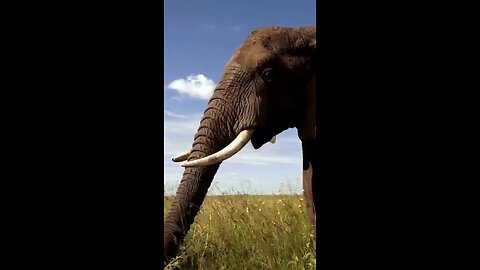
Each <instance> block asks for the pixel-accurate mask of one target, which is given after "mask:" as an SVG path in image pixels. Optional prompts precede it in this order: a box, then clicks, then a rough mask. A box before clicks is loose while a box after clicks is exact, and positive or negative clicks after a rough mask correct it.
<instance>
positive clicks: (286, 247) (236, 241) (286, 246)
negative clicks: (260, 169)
mask: <svg viewBox="0 0 480 270" xmlns="http://www.w3.org/2000/svg"><path fill="white" fill-rule="evenodd" d="M172 199H173V197H164V201H165V211H164V213H165V216H166V213H167V211H168V208H169V206H170V203H171V201H172ZM314 242H315V240H314V237H313V232H312V231H311V230H310V227H309V224H308V220H307V214H306V212H305V204H304V202H303V197H302V196H297V195H279V196H254V195H237V196H207V198H206V200H205V202H204V204H203V207H202V209H201V210H200V213H199V214H198V215H197V217H196V219H195V223H194V224H193V225H192V228H191V229H190V231H189V233H188V234H187V237H186V238H185V243H184V246H183V247H182V248H181V252H180V253H179V255H178V256H177V257H176V258H175V259H174V260H173V261H172V262H171V263H170V264H169V265H168V266H167V267H166V268H165V269H315V265H316V260H315V248H314Z"/></svg>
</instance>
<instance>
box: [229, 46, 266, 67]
mask: <svg viewBox="0 0 480 270" xmlns="http://www.w3.org/2000/svg"><path fill="white" fill-rule="evenodd" d="M271 56H272V51H270V50H268V49H266V48H265V47H264V46H262V45H261V44H256V43H253V44H252V43H245V44H243V45H242V46H241V47H240V48H238V49H237V50H236V51H235V53H234V54H233V55H232V57H231V58H230V61H229V62H228V65H232V66H239V67H242V68H244V69H255V68H257V67H258V66H259V65H260V64H261V63H263V62H264V61H266V60H268V59H269V58H270V57H271Z"/></svg>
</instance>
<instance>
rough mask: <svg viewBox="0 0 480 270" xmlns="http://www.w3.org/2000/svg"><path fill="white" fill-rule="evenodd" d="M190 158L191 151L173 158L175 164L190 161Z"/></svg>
mask: <svg viewBox="0 0 480 270" xmlns="http://www.w3.org/2000/svg"><path fill="white" fill-rule="evenodd" d="M189 156H190V151H187V152H185V153H182V154H180V155H177V156H174V157H173V158H172V161H173V162H180V161H185V160H187V159H188V157H189Z"/></svg>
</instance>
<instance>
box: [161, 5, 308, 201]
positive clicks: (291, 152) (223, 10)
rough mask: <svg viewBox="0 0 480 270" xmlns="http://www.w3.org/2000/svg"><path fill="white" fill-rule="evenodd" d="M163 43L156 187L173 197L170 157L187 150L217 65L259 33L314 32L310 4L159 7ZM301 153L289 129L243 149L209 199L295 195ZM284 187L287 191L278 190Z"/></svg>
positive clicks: (175, 170) (176, 172)
mask: <svg viewBox="0 0 480 270" xmlns="http://www.w3.org/2000/svg"><path fill="white" fill-rule="evenodd" d="M164 3H165V36H164V45H165V46H164V55H165V62H164V79H165V81H164V97H165V99H164V101H165V104H164V130H165V134H164V142H165V152H164V170H165V171H164V177H165V178H164V185H165V189H166V191H167V193H171V192H175V190H176V188H177V186H178V183H179V181H180V179H181V177H182V173H183V168H182V167H181V166H180V165H179V164H178V163H173V162H172V161H171V157H172V156H174V155H175V154H178V153H181V152H184V151H186V150H189V149H190V147H191V145H192V142H193V136H194V134H195V132H196V130H197V127H198V124H199V121H200V118H201V115H202V112H203V111H204V109H205V106H206V104H207V102H208V98H209V96H210V95H211V92H212V90H213V88H214V87H215V85H216V83H217V82H218V81H219V79H220V77H221V75H222V73H223V69H224V67H225V64H226V63H227V61H228V59H230V57H231V55H232V54H233V52H234V51H235V50H236V48H238V47H239V46H240V44H241V43H242V42H243V41H244V40H245V38H246V37H247V36H248V35H249V34H250V32H251V31H252V30H253V29H255V28H258V27H262V26H271V25H274V26H289V27H300V26H305V25H315V4H316V3H315V1H313V0H308V1H307V0H301V1H291V0H290V1H285V0H281V1H279V0H277V1H272V0H268V1H258V0H248V1H228V0H201V1H200V0H197V1H192V0H190V1H187V0H166V1H165V2H164ZM301 164H302V153H301V145H300V141H299V139H298V137H297V131H296V129H289V130H287V131H284V132H283V133H281V134H280V135H278V136H277V142H276V143H275V144H265V145H264V146H262V147H261V148H260V149H258V150H254V149H253V147H252V146H251V144H248V145H247V146H246V147H245V148H244V149H243V150H242V151H240V152H239V153H238V154H237V155H235V156H234V157H232V158H230V159H228V160H226V161H224V162H223V163H222V165H221V166H220V169H219V170H218V173H217V175H216V176H215V179H214V183H213V184H212V187H211V188H210V194H218V193H222V192H230V193H231V192H235V191H239V192H243V191H245V192H248V193H260V194H277V193H279V192H281V193H286V192H292V191H293V192H299V191H301V189H302V187H301V182H300V180H301V174H302V167H301ZM286 185H288V186H289V188H286V187H285V186H286Z"/></svg>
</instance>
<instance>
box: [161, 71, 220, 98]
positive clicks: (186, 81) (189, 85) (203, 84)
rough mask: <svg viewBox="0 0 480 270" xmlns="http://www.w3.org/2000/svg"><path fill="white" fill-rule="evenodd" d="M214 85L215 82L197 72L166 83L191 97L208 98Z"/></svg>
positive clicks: (170, 87)
mask: <svg viewBox="0 0 480 270" xmlns="http://www.w3.org/2000/svg"><path fill="white" fill-rule="evenodd" d="M215 86H216V84H215V82H213V80H212V79H209V78H207V77H206V76H205V75H203V74H198V75H191V76H188V77H187V78H182V79H177V80H175V81H173V82H171V83H170V84H168V86H167V87H168V88H169V89H173V90H176V91H178V92H179V93H180V94H182V95H188V96H190V97H192V98H199V99H209V98H210V97H211V96H212V93H213V90H214V89H215Z"/></svg>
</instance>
